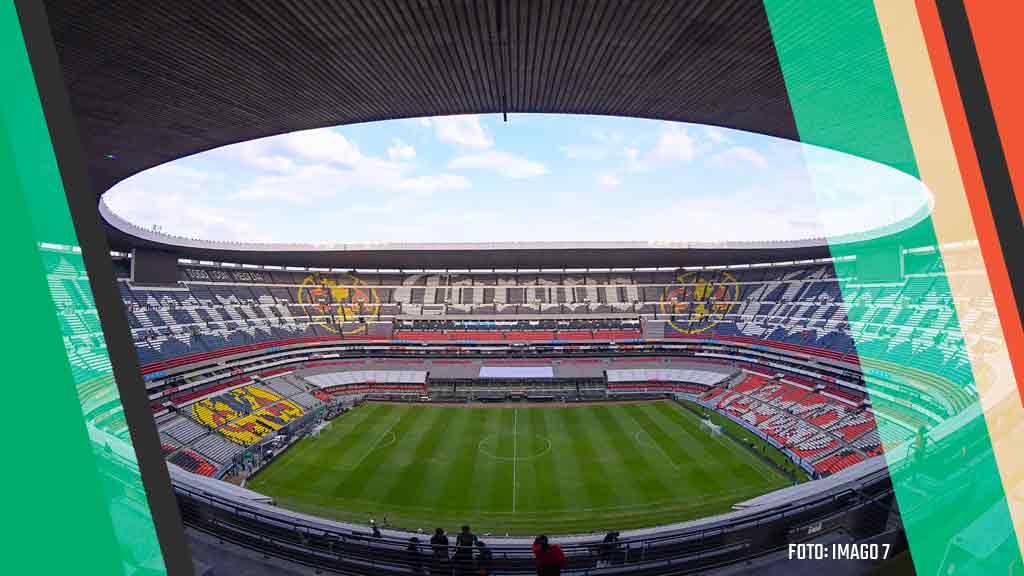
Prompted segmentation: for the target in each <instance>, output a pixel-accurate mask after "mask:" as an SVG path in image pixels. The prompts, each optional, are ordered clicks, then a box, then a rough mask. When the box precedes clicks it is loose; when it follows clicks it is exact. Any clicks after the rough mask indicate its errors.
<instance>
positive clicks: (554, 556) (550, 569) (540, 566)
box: [533, 534, 565, 576]
mask: <svg viewBox="0 0 1024 576" xmlns="http://www.w3.org/2000/svg"><path fill="white" fill-rule="evenodd" d="M533 557H534V558H535V559H536V561H537V575H538V576H561V574H562V568H565V554H564V553H563V552H562V547H561V546H559V545H558V544H551V543H549V542H548V537H547V536H545V535H543V534H541V535H540V536H537V539H536V540H534V541H533Z"/></svg>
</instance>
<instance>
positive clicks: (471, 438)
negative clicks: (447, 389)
mask: <svg viewBox="0 0 1024 576" xmlns="http://www.w3.org/2000/svg"><path fill="white" fill-rule="evenodd" d="M787 483H788V481H787V480H786V478H785V477H784V476H783V475H781V474H780V473H779V472H778V471H776V470H775V469H774V468H772V467H771V466H768V465H766V464H765V463H763V462H762V461H761V460H760V459H759V458H758V457H757V456H755V455H753V454H752V453H750V451H749V450H748V449H747V448H744V447H743V446H740V445H739V444H737V443H736V442H734V441H732V440H730V439H729V438H727V437H724V436H712V435H710V434H709V433H708V432H707V431H706V430H704V429H702V428H701V427H700V421H699V418H698V417H697V416H695V415H694V414H693V413H691V412H689V411H687V410H685V409H683V408H682V407H681V406H679V405H678V404H676V403H675V402H671V401H655V402H647V403H630V404H596V405H582V406H573V405H552V406H544V407H515V405H511V404H510V405H495V406H494V407H439V406H429V405H408V404H387V403H368V404H364V405H362V406H360V407H358V408H356V409H354V410H352V411H350V412H348V413H347V414H345V415H343V416H341V417H339V418H338V419H336V420H334V421H333V422H332V423H331V425H330V426H329V427H328V428H327V429H326V430H324V431H323V432H322V433H321V435H320V437H318V438H306V439H303V440H301V441H300V442H299V443H298V444H296V445H295V446H293V447H292V448H291V449H290V450H288V451H287V452H286V453H285V454H283V455H282V456H281V457H280V458H278V459H277V460H275V461H274V462H272V463H271V464H270V465H269V466H267V467H266V468H265V469H264V470H263V471H261V472H260V473H259V474H258V475H256V476H255V477H254V478H252V479H251V480H250V482H249V483H248V487H249V488H251V489H253V490H256V491H258V492H261V493H263V494H266V495H268V496H272V497H273V498H274V499H275V500H276V501H277V503H278V505H280V506H283V507H285V508H289V509H292V510H297V511H300V512H307V513H310V514H315V515H319V516H322V517H328V518H335V519H339V520H346V521H353V522H359V523H365V522H367V521H368V520H369V519H370V518H375V519H376V520H377V522H383V520H384V518H385V517H386V518H387V520H388V522H389V523H390V525H391V526H394V527H401V528H406V529H416V528H423V529H424V530H425V531H430V530H432V529H433V528H435V527H437V526H441V527H444V528H446V529H448V530H451V529H454V528H456V527H457V526H459V525H461V524H465V523H468V524H470V525H472V527H473V529H474V531H476V532H477V533H495V534H513V535H526V534H535V533H540V532H546V533H554V534H559V533H562V534H564V533H575V532H591V531H594V532H600V531H605V530H613V529H616V530H617V529H630V528H638V527H644V526H653V525H659V524H668V523H672V522H679V521H684V520H689V519H693V518H697V517H701V516H707V515H710V514H715V513H719V512H724V511H727V510H729V508H730V507H731V505H732V504H734V503H736V502H739V501H742V500H746V499H749V498H751V497H754V496H757V495H760V494H763V493H765V492H768V491H770V490H773V489H776V488H779V487H782V486H785V485H786V484H787Z"/></svg>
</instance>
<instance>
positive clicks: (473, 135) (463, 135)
mask: <svg viewBox="0 0 1024 576" xmlns="http://www.w3.org/2000/svg"><path fill="white" fill-rule="evenodd" d="M422 120H426V121H427V123H429V125H430V126H432V127H433V128H434V135H435V136H437V139H438V140H440V141H441V142H444V143H446V144H455V145H456V146H461V147H463V148H472V149H476V150H483V149H485V148H490V147H491V146H492V145H494V138H492V137H491V135H490V134H488V133H487V130H486V129H485V128H484V127H483V125H482V124H481V123H480V117H479V116H477V115H475V114H470V115H464V116H438V117H436V118H423V119H422Z"/></svg>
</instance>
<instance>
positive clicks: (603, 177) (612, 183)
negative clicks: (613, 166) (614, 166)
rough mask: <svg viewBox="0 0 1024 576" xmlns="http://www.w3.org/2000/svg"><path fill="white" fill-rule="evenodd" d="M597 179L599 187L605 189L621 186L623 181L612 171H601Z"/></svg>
mask: <svg viewBox="0 0 1024 576" xmlns="http://www.w3.org/2000/svg"><path fill="white" fill-rule="evenodd" d="M595 181H596V182H597V186H598V188H601V189H603V190H614V189H616V188H618V187H619V184H621V183H622V181H621V180H619V178H618V176H616V175H615V174H612V173H611V172H600V173H598V174H597V175H596V178H595Z"/></svg>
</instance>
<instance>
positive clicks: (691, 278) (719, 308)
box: [659, 272, 740, 334]
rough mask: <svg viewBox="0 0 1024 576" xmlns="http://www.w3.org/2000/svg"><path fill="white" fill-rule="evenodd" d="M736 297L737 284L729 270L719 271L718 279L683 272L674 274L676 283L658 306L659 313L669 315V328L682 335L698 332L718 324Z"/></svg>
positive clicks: (737, 298)
mask: <svg viewBox="0 0 1024 576" xmlns="http://www.w3.org/2000/svg"><path fill="white" fill-rule="evenodd" d="M739 299H740V287H739V284H737V283H736V277H735V276H733V275H732V274H729V273H728V272H720V277H719V279H718V280H708V279H707V278H704V277H703V276H701V275H700V274H699V273H697V272H684V273H682V274H679V275H678V276H676V279H675V285H673V287H672V289H671V290H669V292H668V294H667V295H666V297H665V300H664V301H663V302H661V303H660V305H659V308H660V312H661V313H662V314H666V315H668V316H669V320H668V325H669V327H670V328H671V329H673V330H675V331H676V332H681V333H683V334H699V333H701V332H705V331H707V330H710V329H711V328H714V327H715V326H716V325H717V324H718V323H720V322H721V321H722V319H723V318H724V317H725V315H726V314H728V313H729V311H731V310H732V309H733V308H734V307H735V306H736V303H737V302H738V301H739ZM673 316H674V317H673Z"/></svg>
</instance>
